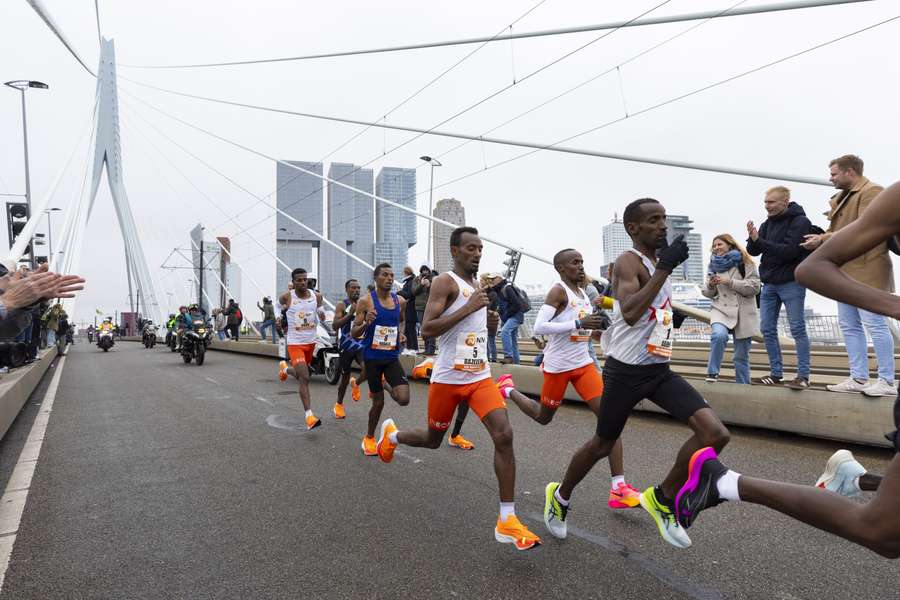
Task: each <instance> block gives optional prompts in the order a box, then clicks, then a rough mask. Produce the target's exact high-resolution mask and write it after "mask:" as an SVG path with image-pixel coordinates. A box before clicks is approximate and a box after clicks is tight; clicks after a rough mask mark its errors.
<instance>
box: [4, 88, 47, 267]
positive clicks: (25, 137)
mask: <svg viewBox="0 0 900 600" xmlns="http://www.w3.org/2000/svg"><path fill="white" fill-rule="evenodd" d="M3 85H5V86H7V87H11V88H13V89H14V90H19V92H20V93H21V94H22V141H23V142H24V146H25V205H26V206H27V207H28V208H27V210H28V218H29V219H31V175H30V174H29V171H28V120H27V119H26V116H25V90H27V89H28V88H36V89H39V90H46V89H49V88H50V86H49V85H47V84H46V83H42V82H40V81H28V80H27V79H20V80H17V81H7V82H6V83H4V84H3ZM10 243H12V242H10ZM31 268H32V270H34V268H35V262H34V238H32V239H31Z"/></svg>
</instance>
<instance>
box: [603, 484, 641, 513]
mask: <svg viewBox="0 0 900 600" xmlns="http://www.w3.org/2000/svg"><path fill="white" fill-rule="evenodd" d="M640 503H641V493H640V492H639V491H637V490H636V489H635V488H634V487H632V486H631V485H629V484H627V483H620V484H619V485H618V486H616V489H614V490H610V492H609V503H608V504H609V507H610V508H613V509H616V508H634V507H635V506H638V505H639V504H640Z"/></svg>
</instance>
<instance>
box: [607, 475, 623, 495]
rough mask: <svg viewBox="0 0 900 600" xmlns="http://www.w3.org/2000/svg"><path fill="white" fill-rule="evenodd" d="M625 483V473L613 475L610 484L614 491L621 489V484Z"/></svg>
mask: <svg viewBox="0 0 900 600" xmlns="http://www.w3.org/2000/svg"><path fill="white" fill-rule="evenodd" d="M623 483H625V476H624V475H613V476H612V478H611V479H610V480H609V486H610V489H611V490H612V491H616V490H617V489H619V485H620V484H623Z"/></svg>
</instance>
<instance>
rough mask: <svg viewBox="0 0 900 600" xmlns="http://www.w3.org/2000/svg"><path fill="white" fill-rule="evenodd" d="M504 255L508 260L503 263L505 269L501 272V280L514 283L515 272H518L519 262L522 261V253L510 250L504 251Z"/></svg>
mask: <svg viewBox="0 0 900 600" xmlns="http://www.w3.org/2000/svg"><path fill="white" fill-rule="evenodd" d="M506 255H507V256H508V257H509V258H507V259H506V260H504V261H503V266H505V267H506V270H505V271H504V272H503V278H504V279H506V280H507V281H509V282H514V281H515V280H516V272H517V271H518V270H519V261H521V260H522V253H521V252H519V251H518V250H513V249H512V248H510V249H509V250H507V251H506Z"/></svg>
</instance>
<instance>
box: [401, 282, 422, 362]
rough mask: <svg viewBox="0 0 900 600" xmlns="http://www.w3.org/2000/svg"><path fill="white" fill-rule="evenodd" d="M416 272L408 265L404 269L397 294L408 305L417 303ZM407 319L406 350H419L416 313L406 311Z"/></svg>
mask: <svg viewBox="0 0 900 600" xmlns="http://www.w3.org/2000/svg"><path fill="white" fill-rule="evenodd" d="M415 275H416V274H415V272H413V270H412V267H410V266H409V265H406V266H405V267H403V279H401V280H400V284H401V287H400V291H399V292H397V295H398V296H400V297H401V298H403V299H404V300H406V301H407V302H408V303H415V296H414V295H413V284H414V282H415V279H416V277H415ZM404 314H405V319H406V322H405V323H404V325H403V328H404V335H406V349H407V350H416V351H418V350H419V333H418V331H417V330H416V323H417V319H416V311H414V310H407V311H405V313H404Z"/></svg>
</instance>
